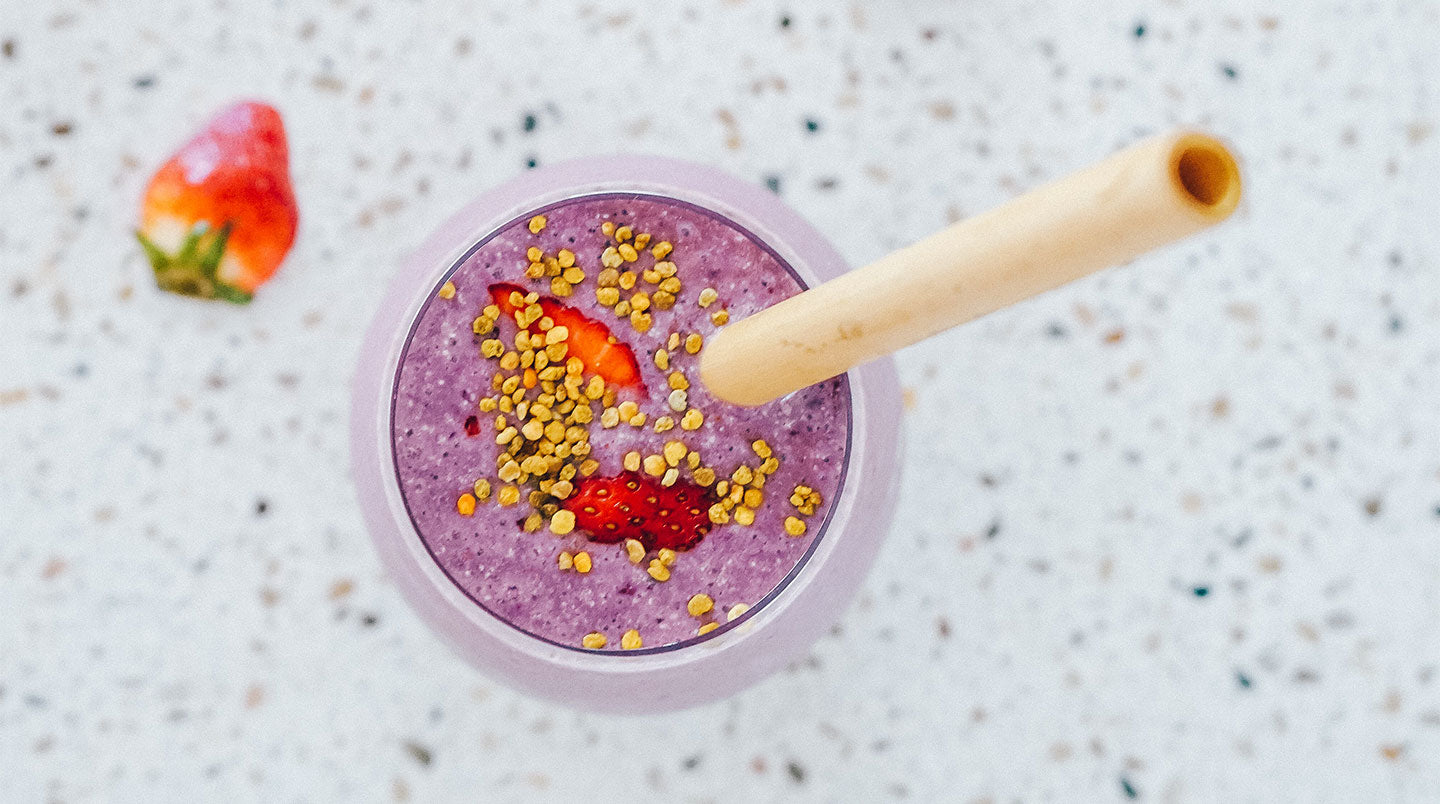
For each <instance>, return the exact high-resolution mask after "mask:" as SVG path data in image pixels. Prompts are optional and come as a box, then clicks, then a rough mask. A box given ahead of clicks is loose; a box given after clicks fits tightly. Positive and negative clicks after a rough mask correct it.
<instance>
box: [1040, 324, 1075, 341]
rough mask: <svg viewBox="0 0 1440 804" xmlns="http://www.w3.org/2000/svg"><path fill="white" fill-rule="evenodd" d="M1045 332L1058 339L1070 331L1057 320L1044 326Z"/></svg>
mask: <svg viewBox="0 0 1440 804" xmlns="http://www.w3.org/2000/svg"><path fill="white" fill-rule="evenodd" d="M1045 334H1046V335H1048V336H1050V337H1051V338H1056V339H1060V338H1064V337H1066V336H1068V335H1069V334H1070V333H1069V331H1068V330H1066V329H1065V327H1064V326H1062V325H1061V324H1060V323H1059V322H1051V324H1050V326H1048V327H1046V328H1045Z"/></svg>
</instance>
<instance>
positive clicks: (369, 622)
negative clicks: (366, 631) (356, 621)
mask: <svg viewBox="0 0 1440 804" xmlns="http://www.w3.org/2000/svg"><path fill="white" fill-rule="evenodd" d="M378 622H380V618H379V617H377V616H375V615H374V614H366V615H365V616H363V617H361V618H360V624H361V625H363V626H365V627H366V628H374V627H375V624H376V623H378Z"/></svg>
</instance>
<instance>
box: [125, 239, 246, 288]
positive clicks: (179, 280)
mask: <svg viewBox="0 0 1440 804" xmlns="http://www.w3.org/2000/svg"><path fill="white" fill-rule="evenodd" d="M135 237H136V239H137V240H139V241H140V246H141V247H142V248H144V249H145V256H146V257H148V258H149V259H150V266H151V267H152V268H153V269H155V284H156V285H158V286H159V287H160V289H161V290H167V291H169V292H171V293H178V294H180V295H182V296H194V297H196V298H200V299H220V300H222V301H228V302H232V303H234V304H246V303H248V302H249V301H250V300H251V299H252V298H253V297H252V296H251V294H249V293H246V292H245V291H243V290H241V289H239V288H237V287H234V286H232V285H228V284H226V283H224V282H221V281H220V278H219V270H220V260H221V259H222V258H224V256H225V245H226V243H227V241H228V240H229V239H230V224H229V223H226V224H224V225H223V226H221V227H220V228H219V229H211V228H210V224H209V223H207V222H205V221H200V222H199V223H196V224H195V225H194V226H192V227H191V228H190V232H189V233H188V234H186V235H185V240H184V242H182V243H181V244H180V249H179V250H178V251H176V252H175V253H174V254H170V253H167V252H166V251H165V250H164V249H162V248H160V247H159V246H157V245H155V242H154V241H153V240H151V239H150V238H148V237H146V236H145V233H144V232H140V231H136V232H135Z"/></svg>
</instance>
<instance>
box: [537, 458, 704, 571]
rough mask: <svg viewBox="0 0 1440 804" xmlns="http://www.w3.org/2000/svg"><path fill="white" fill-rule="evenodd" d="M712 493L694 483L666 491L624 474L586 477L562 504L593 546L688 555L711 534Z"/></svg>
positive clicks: (643, 478)
mask: <svg viewBox="0 0 1440 804" xmlns="http://www.w3.org/2000/svg"><path fill="white" fill-rule="evenodd" d="M708 494H709V492H707V491H706V490H705V489H704V488H702V487H700V486H696V485H692V484H690V483H684V482H680V483H676V484H675V485H673V486H669V487H667V486H662V485H661V484H660V482H659V481H657V480H655V479H654V478H651V477H647V476H645V475H642V474H640V473H639V472H622V473H621V474H618V475H616V476H614V477H589V478H586V479H585V480H583V481H581V482H580V485H579V486H578V487H577V488H576V490H575V493H574V494H573V495H571V497H570V498H569V499H567V500H565V502H564V503H563V505H564V507H565V509H566V510H567V511H570V512H571V513H573V514H574V515H575V525H576V527H579V528H580V529H581V530H584V531H585V532H586V533H588V534H589V539H590V541H592V542H600V543H601V544H614V543H615V542H619V541H623V540H625V539H636V540H638V541H639V542H640V543H641V544H642V545H644V546H645V549H646V550H647V551H648V550H660V549H665V548H668V549H671V550H676V551H684V550H689V549H690V548H692V547H694V546H695V545H697V544H699V543H700V540H701V539H704V538H705V534H707V533H709V532H710V528H711V527H712V525H711V522H710V517H709V515H708V514H707V513H706V509H707V507H708V506H709V505H710V502H709V500H708V499H707V495H708Z"/></svg>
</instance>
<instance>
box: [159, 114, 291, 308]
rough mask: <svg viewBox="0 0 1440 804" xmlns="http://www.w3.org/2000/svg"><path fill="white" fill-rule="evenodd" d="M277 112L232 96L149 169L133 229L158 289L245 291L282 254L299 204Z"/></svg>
mask: <svg viewBox="0 0 1440 804" xmlns="http://www.w3.org/2000/svg"><path fill="white" fill-rule="evenodd" d="M289 163H290V153H289V147H288V145H287V144H286V141H285V126H284V124H283V123H282V122H281V120H280V113H279V112H277V111H276V110H275V109H274V108H273V107H271V106H269V105H268V104H264V103H259V102H255V101H245V102H242V103H237V104H235V105H233V106H231V107H229V108H227V109H225V110H224V111H222V112H220V113H219V114H218V115H216V116H215V117H214V118H213V119H212V120H211V121H210V122H209V123H207V124H206V126H205V128H203V129H202V130H201V131H200V132H199V133H198V134H196V135H195V137H194V138H193V139H191V140H190V141H189V142H187V143H186V144H185V145H184V146H182V147H181V148H180V150H178V151H176V152H175V154H174V155H173V156H171V157H170V159H169V160H168V161H166V162H165V164H164V165H162V166H161V167H160V169H159V170H158V171H156V172H155V175H154V177H152V178H151V179H150V184H149V186H148V187H146V188H145V198H144V200H143V201H142V202H141V208H140V227H139V229H137V230H136V232H135V234H136V237H137V238H139V240H140V244H141V245H142V246H144V248H145V254H146V256H147V257H149V259H150V264H151V266H152V267H153V268H154V270H155V282H156V284H157V285H159V286H160V288H161V289H162V290H168V291H170V292H172V293H179V294H182V295H185V296H196V297H199V298H204V299H223V300H225V301H229V302H235V303H237V304H244V303H245V302H248V301H250V299H251V298H252V297H253V294H254V293H255V289H256V288H258V287H259V286H260V285H261V284H262V283H263V282H265V280H267V279H269V278H270V277H271V276H272V275H273V274H274V273H275V271H276V270H277V269H279V267H280V263H281V262H282V261H284V259H285V255H286V254H287V253H288V252H289V250H290V246H291V244H292V243H293V242H294V241H295V229H296V226H297V224H298V221H299V212H298V209H297V207H296V204H295V193H294V191H293V190H292V189H291V186H290V164H289Z"/></svg>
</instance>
